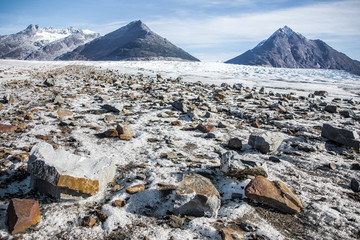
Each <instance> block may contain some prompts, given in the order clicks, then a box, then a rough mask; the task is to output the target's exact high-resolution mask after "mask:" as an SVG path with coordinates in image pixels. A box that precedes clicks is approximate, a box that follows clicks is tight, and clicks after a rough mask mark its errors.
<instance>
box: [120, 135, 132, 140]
mask: <svg viewBox="0 0 360 240" xmlns="http://www.w3.org/2000/svg"><path fill="white" fill-rule="evenodd" d="M131 138H132V137H131V136H126V135H120V139H121V140H126V141H129V140H131Z"/></svg>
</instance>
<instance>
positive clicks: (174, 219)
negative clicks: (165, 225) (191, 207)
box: [169, 215, 185, 228]
mask: <svg viewBox="0 0 360 240" xmlns="http://www.w3.org/2000/svg"><path fill="white" fill-rule="evenodd" d="M184 220H185V219H184V218H182V217H178V216H174V215H171V216H170V221H169V224H170V226H171V227H173V228H181V227H182V226H183V225H184Z"/></svg>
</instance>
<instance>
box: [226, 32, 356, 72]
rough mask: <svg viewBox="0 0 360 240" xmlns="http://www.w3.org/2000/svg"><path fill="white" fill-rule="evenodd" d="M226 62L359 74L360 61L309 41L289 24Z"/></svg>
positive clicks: (322, 42) (324, 44)
mask: <svg viewBox="0 0 360 240" xmlns="http://www.w3.org/2000/svg"><path fill="white" fill-rule="evenodd" d="M225 63H232V64H242V65H258V66H269V67H280V68H310V69H334V70H345V71H349V72H352V73H355V74H357V75H360V62H359V61H356V60H353V59H351V58H349V57H348V56H346V55H345V54H344V53H341V52H338V51H336V50H335V49H333V48H332V47H330V46H329V45H328V44H326V43H325V42H324V41H322V40H320V39H316V40H310V39H307V38H305V37H304V36H303V35H301V34H300V33H296V32H294V31H293V30H292V29H291V28H289V27H288V26H285V27H283V28H279V29H278V30H277V31H275V32H274V33H273V34H272V35H271V36H270V37H269V38H268V39H266V40H264V41H261V42H260V43H259V44H258V45H257V46H255V47H254V48H253V49H250V50H248V51H246V52H244V53H243V54H241V55H239V56H237V57H235V58H232V59H230V60H228V61H226V62H225Z"/></svg>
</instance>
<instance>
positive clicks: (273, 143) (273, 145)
mask: <svg viewBox="0 0 360 240" xmlns="http://www.w3.org/2000/svg"><path fill="white" fill-rule="evenodd" d="M282 141H283V139H282V137H281V136H279V135H277V134H274V133H271V132H263V133H260V134H252V135H250V137H249V141H248V144H249V145H250V146H252V147H253V148H255V149H257V150H259V151H260V152H261V153H263V154H266V153H271V152H275V151H277V150H278V148H279V147H280V145H281V143H282Z"/></svg>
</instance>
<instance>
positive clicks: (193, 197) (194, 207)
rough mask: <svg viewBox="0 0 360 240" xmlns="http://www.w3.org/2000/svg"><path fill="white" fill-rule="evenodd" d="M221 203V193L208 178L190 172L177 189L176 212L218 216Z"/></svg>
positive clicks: (197, 215) (199, 215)
mask: <svg viewBox="0 0 360 240" xmlns="http://www.w3.org/2000/svg"><path fill="white" fill-rule="evenodd" d="M220 205H221V200H220V194H219V192H218V191H217V189H216V188H215V186H214V185H213V184H212V183H211V181H210V180H209V179H208V178H206V177H203V176H201V175H199V174H188V175H185V176H184V178H183V180H182V181H181V182H180V184H179V186H178V188H177V190H176V196H175V203H174V214H176V215H189V216H195V217H216V216H217V213H218V211H219V209H220Z"/></svg>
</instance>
